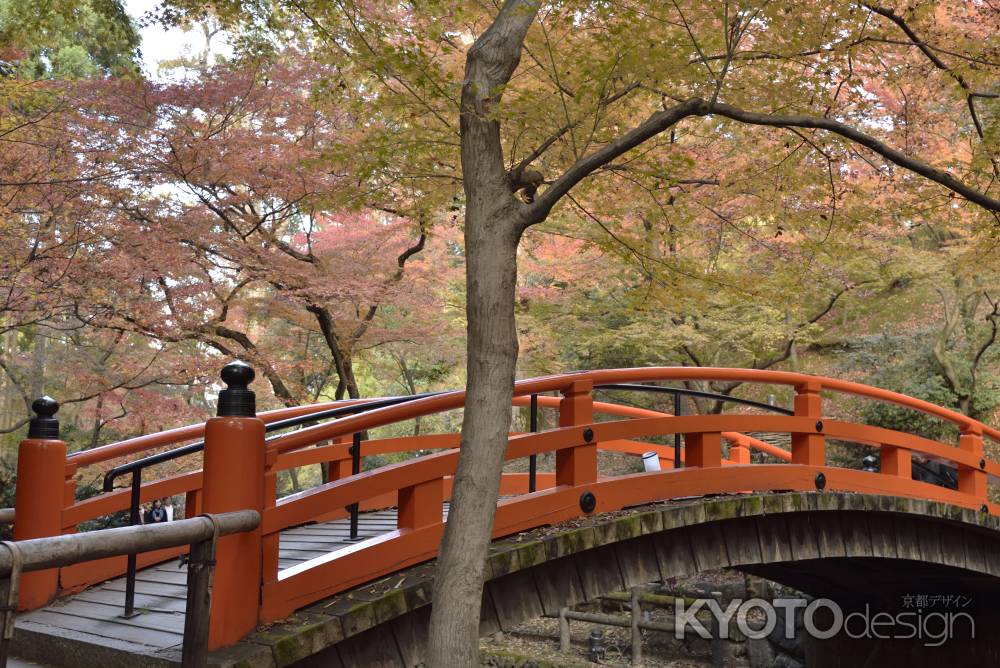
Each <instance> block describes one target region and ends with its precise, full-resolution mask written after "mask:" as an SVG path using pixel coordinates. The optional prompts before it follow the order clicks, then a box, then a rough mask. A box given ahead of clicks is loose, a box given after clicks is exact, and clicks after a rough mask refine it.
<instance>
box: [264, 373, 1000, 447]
mask: <svg viewBox="0 0 1000 668" xmlns="http://www.w3.org/2000/svg"><path fill="white" fill-rule="evenodd" d="M664 380H727V381H740V382H750V383H764V384H771V385H786V386H790V387H795V388H799V387H813V388H815V389H816V391H817V392H819V391H822V390H827V391H833V392H841V393H845V394H852V395H855V396H861V397H866V398H870V399H875V400H877V401H881V402H885V403H892V404H896V405H899V406H903V407H906V408H911V409H913V410H917V411H920V412H923V413H926V414H928V415H932V416H934V417H937V418H940V419H942V420H945V421H947V422H951V423H952V424H955V425H957V426H958V427H959V429H960V430H962V431H963V432H966V431H967V432H972V433H978V434H981V435H983V436H986V437H989V438H991V439H992V440H994V441H996V442H998V443H1000V430H997V429H994V428H992V427H989V426H987V425H985V424H983V423H982V422H980V421H978V420H975V419H973V418H970V417H968V416H965V415H962V414H961V413H957V412H955V411H952V410H949V409H947V408H942V407H940V406H936V405H934V404H932V403H930V402H927V401H923V400H922V399H916V398H914V397H909V396H906V395H904V394H900V393H898V392H892V391H890V390H884V389H882V388H877V387H872V386H869V385H863V384H861V383H855V382H852V381H844V380H837V379H834V378H826V377H823V376H812V375H808V374H803V373H795V372H789V371H771V370H760V369H730V368H706V367H647V368H641V369H607V370H600V371H578V372H573V373H567V374H558V375H552V376H546V377H542V378H533V379H530V380H522V381H518V382H517V383H515V385H514V396H515V397H525V396H530V395H532V394H541V393H543V392H553V391H561V390H563V389H565V388H566V387H567V386H568V385H570V384H571V383H573V382H579V381H585V382H586V381H589V382H590V383H592V384H593V385H607V384H615V383H628V382H640V381H664ZM464 402H465V392H464V391H460V390H455V391H452V392H444V393H441V394H438V395H435V396H433V397H427V398H425V399H418V400H416V401H412V402H409V403H406V404H403V405H400V406H392V407H388V408H379V409H375V410H371V411H365V412H363V413H359V414H357V415H355V416H351V417H347V418H343V419H341V420H337V421H336V422H332V423H326V424H322V425H317V426H314V427H308V428H306V429H301V430H299V431H297V432H294V433H292V434H287V435H284V436H281V437H278V438H275V439H273V440H272V441H271V442H270V443H269V444H268V450H269V451H270V452H273V453H281V452H287V451H288V450H294V449H297V448H301V447H305V446H308V445H312V444H315V443H318V442H319V441H323V440H326V439H330V438H336V437H338V436H344V435H347V434H352V433H355V432H359V431H365V430H367V429H372V428H375V427H380V426H384V425H387V424H392V423H395V422H402V421H405V420H412V419H415V418H418V417H424V416H427V415H431V414H433V413H439V412H443V411H448V410H455V409H457V408H460V407H462V406H463V405H464Z"/></svg>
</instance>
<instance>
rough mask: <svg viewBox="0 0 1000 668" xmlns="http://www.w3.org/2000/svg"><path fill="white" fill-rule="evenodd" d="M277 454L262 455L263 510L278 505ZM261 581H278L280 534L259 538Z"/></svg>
mask: <svg viewBox="0 0 1000 668" xmlns="http://www.w3.org/2000/svg"><path fill="white" fill-rule="evenodd" d="M277 460H278V455H277V453H265V454H264V510H265V511H267V510H269V509H271V508H274V507H275V506H277V505H278V472H277V471H276V470H275V468H274V465H275V464H276V463H277ZM260 553H261V580H262V582H275V581H276V580H277V579H278V568H279V565H280V564H279V560H280V553H281V534H280V533H272V534H269V535H267V536H262V537H261V545H260Z"/></svg>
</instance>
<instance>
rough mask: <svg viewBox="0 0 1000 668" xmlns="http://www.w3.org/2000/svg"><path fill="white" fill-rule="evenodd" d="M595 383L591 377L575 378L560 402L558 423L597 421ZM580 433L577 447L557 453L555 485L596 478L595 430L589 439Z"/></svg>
mask: <svg viewBox="0 0 1000 668" xmlns="http://www.w3.org/2000/svg"><path fill="white" fill-rule="evenodd" d="M593 389H594V383H593V382H592V381H590V380H575V381H573V382H572V383H571V384H570V386H569V387H567V388H566V389H564V390H563V393H562V394H563V398H562V399H561V400H560V401H559V426H560V427H573V426H576V425H585V424H591V423H593V421H594V398H593V397H592V396H591V394H590V393H591V391H592V390H593ZM585 431H586V430H582V431H581V432H580V442H581V443H583V445H578V446H576V447H575V448H567V449H565V450H559V451H558V452H556V484H557V485H574V486H575V485H586V484H588V483H592V482H596V481H597V443H596V442H595V441H594V438H593V433H592V432H591V434H590V439H587V438H586V436H587V435H586V434H585V433H584V432H585Z"/></svg>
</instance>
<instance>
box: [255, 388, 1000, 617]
mask: <svg viewBox="0 0 1000 668" xmlns="http://www.w3.org/2000/svg"><path fill="white" fill-rule="evenodd" d="M540 399H541V397H540ZM551 399H553V400H554V401H559V399H557V398H555V397H552V398H551ZM640 410H641V409H640ZM723 429H732V430H735V431H736V432H747V431H765V432H778V433H789V434H792V435H808V434H816V435H817V436H819V437H821V438H825V437H833V438H841V439H843V440H847V441H853V442H861V443H869V444H872V445H875V446H877V447H880V448H884V449H887V450H890V451H894V450H898V451H901V452H905V453H907V454H909V453H911V452H914V453H920V454H923V455H925V456H928V457H929V458H931V459H939V460H944V461H947V462H949V463H952V464H954V465H955V466H956V467H957V468H958V469H959V471H960V473H962V472H966V471H968V472H977V473H975V475H981V474H983V473H985V474H987V475H991V476H994V477H995V474H996V473H997V468H996V465H995V464H993V463H992V462H990V463H989V465H988V466H987V463H986V462H985V460H983V461H982V462H981V461H980V455H979V454H976V453H974V452H972V451H970V450H967V449H962V448H959V447H952V446H949V445H947V444H944V443H939V442H937V441H932V440H930V439H926V438H923V437H920V436H916V435H913V434H908V433H905V432H899V431H895V430H890V429H884V428H881V427H873V426H870V425H863V424H856V423H852V422H843V421H838V420H830V419H826V418H824V419H822V420H817V419H816V418H815V417H814V416H805V415H799V416H784V415H778V416H776V415H750V414H728V415H726V414H723V415H694V416H679V417H678V416H671V415H663V414H660V415H656V416H649V417H638V416H634V417H632V418H631V419H621V420H613V421H608V422H587V421H584V422H583V423H575V422H574V423H573V424H571V425H567V426H560V427H556V428H554V429H550V430H546V431H542V432H538V433H528V434H520V435H514V436H511V437H510V438H509V441H508V446H507V449H506V452H505V453H504V458H505V460H511V459H517V458H522V457H527V456H530V455H538V454H541V453H543V452H550V451H555V452H560V453H562V452H566V454H567V455H572V454H573V453H574V451H575V452H579V450H578V449H579V448H587V447H588V446H593V447H599V444H601V443H607V442H611V441H615V440H621V439H634V438H646V437H650V436H661V435H668V434H672V433H683V434H685V438H686V440H687V443H688V456H689V458H692V457H693V458H694V459H695V462H696V463H695V464H694V465H693V466H691V467H690V468H683V469H678V470H674V469H670V470H663V471H657V472H647V473H637V474H631V475H625V476H617V477H609V478H601V477H599V476H597V477H596V478H595V477H588V476H592V475H593V474H594V473H595V472H596V471H594V470H591V469H593V467H596V461H594V460H589V461H590V464H587V465H586V466H589V467H591V469H588V470H590V473H589V474H584V476H583V477H582V478H577V477H576V475H577V474H576V473H575V472H574V473H573V478H572V479H571V480H570V479H567V481H565V482H561V483H560V482H559V479H558V475H559V474H557V480H556V483H557V484H556V486H554V487H549V488H546V489H543V490H539V491H537V492H535V493H529V494H524V495H519V496H516V497H512V498H508V499H503V500H501V502H500V503H499V504H498V507H497V516H496V521H495V523H494V536H495V537H499V536H502V535H507V534H509V533H512V532H516V531H522V530H525V529H529V528H533V527H536V526H540V525H542V524H549V523H553V522H559V521H564V520H566V519H570V518H572V517H578V516H581V515H584V514H588V513H591V512H601V511H603V510H617V509H620V508H622V507H626V506H629V505H636V504H638V503H645V502H649V501H650V500H653V499H655V498H659V499H664V498H673V497H682V496H690V495H696V494H706V493H732V492H740V491H750V490H759V489H796V490H806V489H824V488H825V486H826V485H827V481H830V484H831V485H833V486H832V487H831V489H848V490H854V491H863V492H882V493H890V494H895V495H899V496H916V497H921V498H931V499H936V500H939V501H944V502H946V503H951V504H953V505H957V506H962V507H966V508H971V509H975V510H980V511H984V512H993V513H995V512H997V511H998V510H1000V507H998V506H997V504H993V503H990V502H989V500H988V498H987V496H986V492H985V489H983V488H981V487H976V486H971V487H966V488H960V489H958V490H952V489H947V488H944V487H939V486H936V485H932V484H929V483H925V482H921V481H918V480H912V479H910V477H909V468H908V467H907V468H906V469H905V470H904V469H902V468H899V469H896V470H893V469H892V468H889V467H887V468H885V469H883V471H882V472H881V473H870V472H865V471H857V470H853V469H844V468H839V467H831V466H828V465H826V463H825V461H824V459H823V455H822V454H821V455H820V459H819V460H816V459H813V460H812V461H806V462H805V463H792V464H786V463H782V464H777V465H767V464H757V465H749V466H724V463H725V462H723V461H720V460H719V459H718V457H719V455H720V445H719V443H720V441H719V439H720V438H721V433H722V430H723ZM713 435H714V438H715V440H714V441H711V438H712V437H713ZM710 442H714V443H715V445H714V446H710V445H708V444H709V443H710ZM713 447H714V452H715V455H714V456H715V457H716V459H715V460H714V461H715V463H712V460H711V457H708V458H707V459H706V458H704V454H702V455H697V454H695V453H694V452H692V448H696V449H699V450H703V452H704V449H705V448H709V449H711V448H713ZM794 447H795V446H794V445H793V448H794ZM458 454H459V451H458V449H451V450H447V451H444V452H439V453H436V454H432V455H427V456H424V457H419V458H416V459H411V460H408V461H405V462H400V463H398V464H393V465H389V466H385V467H381V468H379V469H377V470H374V471H369V472H366V473H362V474H360V475H354V476H351V477H348V478H343V479H341V480H336V481H332V482H329V483H326V484H324V485H321V486H319V487H315V488H312V489H310V490H306V491H304V492H301V493H299V494H296V495H292V496H287V497H284V498H283V499H280V500H277V501H276V503H274V505H272V506H271V507H268V508H265V511H264V520H263V523H262V532H263V534H264V536H265V544H268V541H270V544H271V545H273V546H274V549H276V547H277V544H278V543H277V537H278V534H279V533H280V532H281V531H282V530H284V529H287V528H289V527H293V526H298V525H301V524H305V523H309V522H311V521H316V520H317V518H318V517H320V516H322V515H323V513H325V512H329V509H330V508H332V507H344V506H348V505H351V504H354V503H358V502H360V501H363V500H364V499H366V498H370V497H374V496H377V495H384V494H386V493H396V494H398V497H399V503H398V507H399V520H398V525H397V526H398V528H397V530H396V531H395V532H390V533H389V534H385V535H382V536H379V537H377V538H373V539H370V540H368V541H366V542H365V543H362V544H358V545H356V546H351V547H350V548H344V549H343V550H340V551H337V552H333V553H330V554H328V555H325V556H323V557H317V558H315V559H312V560H309V561H306V562H303V563H300V564H297V565H295V566H292V567H289V568H286V569H280V568H279V566H278V561H277V557H276V555H275V556H273V557H272V558H271V559H270V560H268V559H265V563H267V564H268V567H267V568H266V569H265V572H264V582H265V584H264V597H263V610H264V613H263V617H264V618H265V619H270V618H280V617H281V616H284V615H286V614H288V613H290V612H291V610H294V609H295V608H297V607H301V606H303V605H308V604H309V603H310V602H312V601H314V600H318V599H319V598H322V597H325V596H329V595H331V594H333V593H336V592H337V591H342V590H344V589H346V588H349V587H350V586H354V585H356V584H360V583H361V582H364V581H367V580H370V579H374V578H377V577H382V576H384V575H386V574H387V573H389V572H392V571H393V570H397V569H398V568H400V567H401V566H403V565H408V564H412V563H419V562H420V561H423V560H425V559H429V558H432V557H433V555H434V553H435V551H436V549H437V547H436V546H437V541H438V540H439V539H440V533H441V531H442V527H443V520H442V517H441V510H440V508H441V506H440V504H441V501H442V500H443V498H444V489H443V488H444V482H445V479H446V478H447V477H448V476H451V475H453V474H454V471H455V468H456V466H457V462H458ZM557 461H558V459H557ZM573 470H574V471H576V469H575V467H574V468H573ZM963 474H964V473H963ZM581 493H582V494H581ZM588 497H589V499H590V500H589V502H588V504H586V505H585V500H586V499H587V498H588ZM310 587H311V588H310Z"/></svg>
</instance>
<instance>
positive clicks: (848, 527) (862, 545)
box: [840, 512, 873, 557]
mask: <svg viewBox="0 0 1000 668" xmlns="http://www.w3.org/2000/svg"><path fill="white" fill-rule="evenodd" d="M840 530H841V532H842V534H843V536H844V549H845V550H846V551H847V555H848V556H850V557H871V556H873V552H872V539H871V536H870V535H869V534H868V522H867V519H866V518H865V516H864V513H851V512H847V513H842V514H840Z"/></svg>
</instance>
